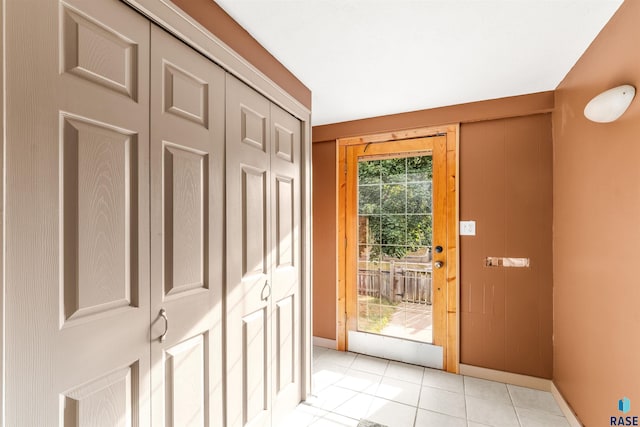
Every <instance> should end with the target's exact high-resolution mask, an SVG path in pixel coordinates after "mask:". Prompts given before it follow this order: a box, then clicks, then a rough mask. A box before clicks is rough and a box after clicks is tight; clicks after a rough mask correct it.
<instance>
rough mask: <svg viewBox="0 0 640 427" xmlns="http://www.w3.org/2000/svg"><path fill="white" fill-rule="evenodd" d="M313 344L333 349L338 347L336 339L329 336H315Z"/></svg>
mask: <svg viewBox="0 0 640 427" xmlns="http://www.w3.org/2000/svg"><path fill="white" fill-rule="evenodd" d="M313 345H314V346H316V347H324V348H329V349H331V350H335V349H336V348H338V343H337V342H336V340H330V339H329V338H322V337H313Z"/></svg>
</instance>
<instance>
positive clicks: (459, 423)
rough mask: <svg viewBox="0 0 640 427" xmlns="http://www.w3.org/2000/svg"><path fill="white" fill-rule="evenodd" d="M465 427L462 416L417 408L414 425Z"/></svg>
mask: <svg viewBox="0 0 640 427" xmlns="http://www.w3.org/2000/svg"><path fill="white" fill-rule="evenodd" d="M436 426H437V427H467V421H466V420H465V419H464V418H457V417H452V416H451V415H445V414H440V413H438V412H433V411H427V410H425V409H418V416H417V417H416V426H415V427H436Z"/></svg>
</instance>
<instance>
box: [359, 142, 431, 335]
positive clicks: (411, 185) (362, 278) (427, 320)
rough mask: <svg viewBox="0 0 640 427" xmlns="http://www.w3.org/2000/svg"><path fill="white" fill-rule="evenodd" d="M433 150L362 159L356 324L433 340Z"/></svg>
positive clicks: (364, 328) (374, 330) (361, 328)
mask: <svg viewBox="0 0 640 427" xmlns="http://www.w3.org/2000/svg"><path fill="white" fill-rule="evenodd" d="M432 181H433V158H432V156H431V155H430V154H423V155H417V156H416V155H412V156H411V157H407V156H398V157H391V158H377V157H361V158H360V159H359V161H358V177H357V187H358V189H357V193H358V194H357V196H358V222H357V227H358V232H357V235H358V261H357V263H358V272H357V279H356V282H357V284H356V286H357V298H358V304H357V311H358V320H357V324H358V325H357V329H358V331H361V332H368V333H375V334H380V335H386V336H393V337H397V338H404V339H411V340H415V341H420V342H426V343H432V342H433V329H432V328H433V321H432V320H433V319H432V310H431V308H432V304H433V297H432V292H433V288H432V268H433V267H432V255H431V253H432V241H433V218H432V201H433V197H432V194H433V192H432Z"/></svg>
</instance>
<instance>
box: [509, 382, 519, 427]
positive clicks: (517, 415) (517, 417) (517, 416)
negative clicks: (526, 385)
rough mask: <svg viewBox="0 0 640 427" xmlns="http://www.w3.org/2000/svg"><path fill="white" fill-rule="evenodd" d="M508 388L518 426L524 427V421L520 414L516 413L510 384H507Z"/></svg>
mask: <svg viewBox="0 0 640 427" xmlns="http://www.w3.org/2000/svg"><path fill="white" fill-rule="evenodd" d="M505 385H506V386H507V393H509V399H510V400H511V407H512V408H513V412H515V413H516V419H517V420H518V424H519V425H520V426H522V421H521V420H520V414H518V411H516V402H514V401H513V396H512V395H511V388H510V387H509V384H505Z"/></svg>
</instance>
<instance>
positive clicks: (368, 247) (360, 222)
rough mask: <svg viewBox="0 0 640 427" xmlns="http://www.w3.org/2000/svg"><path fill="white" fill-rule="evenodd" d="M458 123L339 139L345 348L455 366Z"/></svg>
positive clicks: (454, 368) (341, 319)
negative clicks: (440, 126) (435, 127)
mask: <svg viewBox="0 0 640 427" xmlns="http://www.w3.org/2000/svg"><path fill="white" fill-rule="evenodd" d="M457 129H458V126H447V127H442V128H437V129H433V128H431V129H419V130H414V131H406V132H399V133H394V134H380V135H371V136H366V137H359V138H347V139H341V140H339V148H338V149H339V162H340V165H339V166H340V169H339V170H341V171H343V172H344V174H343V176H341V177H340V182H339V184H340V186H339V189H340V191H339V218H338V222H339V224H338V231H339V239H338V241H339V242H341V243H342V242H344V246H343V245H342V244H341V245H339V246H340V247H339V250H338V256H339V281H338V312H339V313H338V314H339V316H338V331H337V338H338V339H337V344H338V349H340V350H351V351H356V352H363V353H366V354H371V355H376V356H380V357H385V358H389V359H396V360H400V361H404V362H410V363H416V364H422V365H425V366H431V367H438V368H442V369H445V370H447V371H450V372H457V369H458V316H457V300H458V284H457V266H458V258H457V257H458V253H457V240H458V232H457V197H456V195H457V177H456V169H457ZM341 175H342V174H341ZM343 310H344V311H343Z"/></svg>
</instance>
